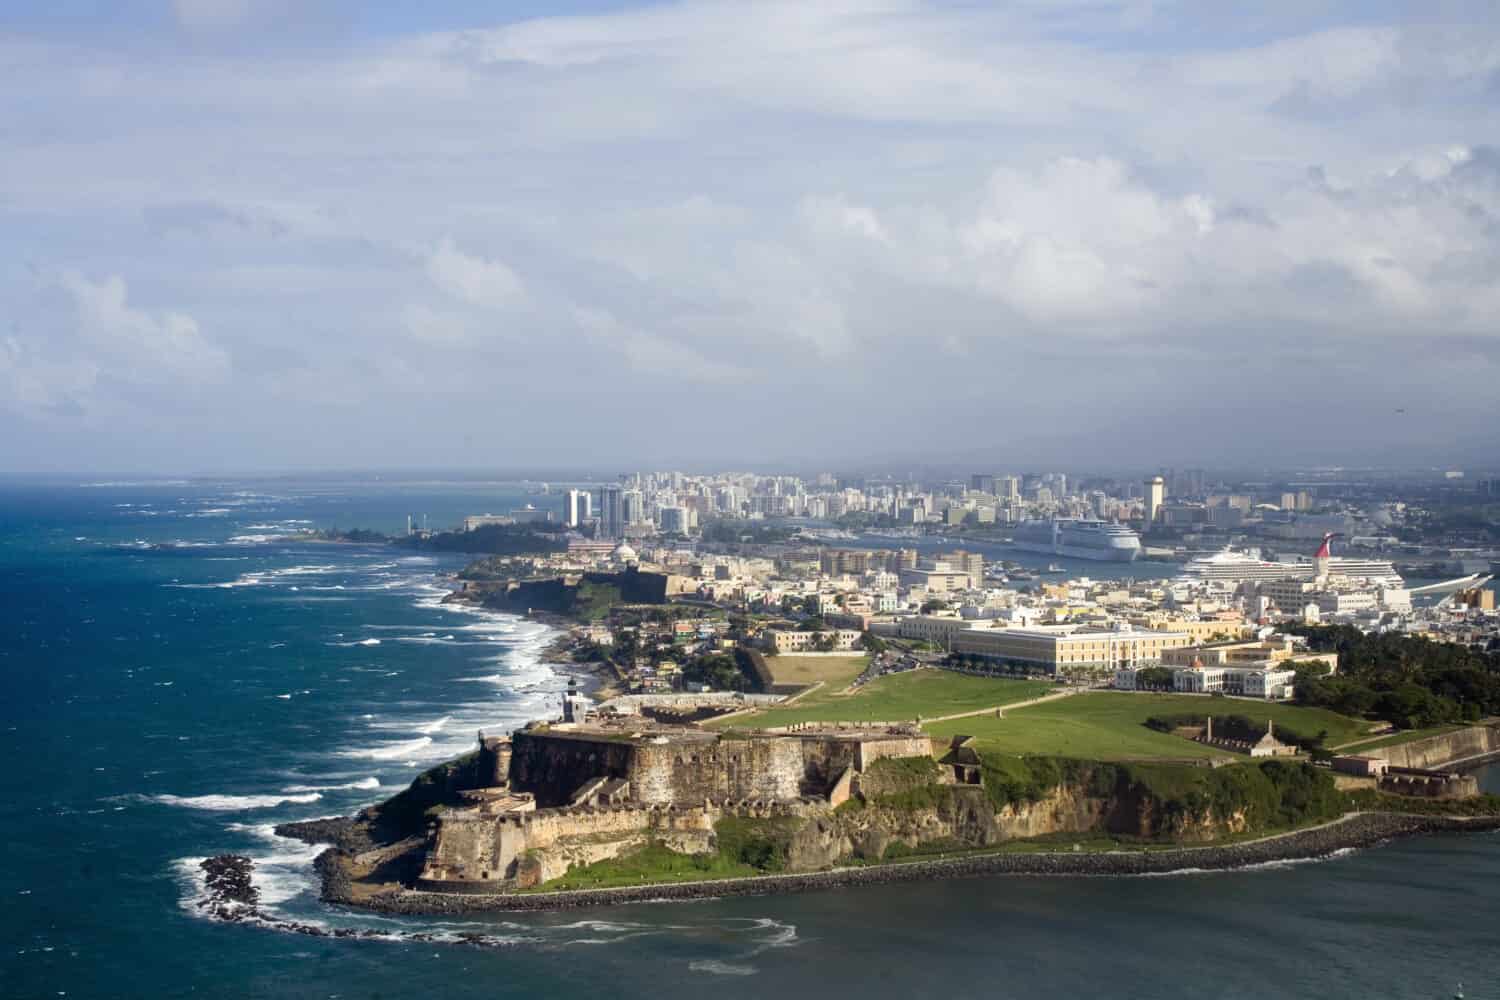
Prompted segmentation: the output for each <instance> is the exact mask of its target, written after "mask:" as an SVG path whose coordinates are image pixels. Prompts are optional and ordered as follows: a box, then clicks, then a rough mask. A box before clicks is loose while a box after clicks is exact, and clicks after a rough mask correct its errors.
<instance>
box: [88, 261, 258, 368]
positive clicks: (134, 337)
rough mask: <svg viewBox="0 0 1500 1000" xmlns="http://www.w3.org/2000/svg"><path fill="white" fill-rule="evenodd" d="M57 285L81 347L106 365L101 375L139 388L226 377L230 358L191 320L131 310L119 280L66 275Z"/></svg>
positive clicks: (117, 277) (166, 314) (168, 314)
mask: <svg viewBox="0 0 1500 1000" xmlns="http://www.w3.org/2000/svg"><path fill="white" fill-rule="evenodd" d="M61 284H62V287H63V288H64V289H66V290H67V291H68V292H69V293H70V294H71V295H72V297H73V304H74V306H75V308H76V310H77V320H78V323H77V330H78V332H79V334H80V335H81V338H82V343H83V344H84V345H86V346H87V347H88V348H91V349H93V350H94V351H97V352H98V355H99V357H101V358H102V359H105V361H104V362H103V363H102V364H101V367H100V371H101V372H102V373H104V374H107V375H109V376H110V377H113V378H118V379H122V380H124V381H127V382H134V383H139V384H161V383H168V382H191V383H200V382H214V381H218V380H220V379H222V378H224V377H225V376H226V375H227V374H228V371H229V354H228V352H227V351H225V350H224V349H223V348H221V347H219V346H217V345H216V344H214V343H212V342H211V341H209V340H208V339H207V338H205V337H204V336H203V335H202V334H201V333H200V332H199V330H198V324H197V322H196V321H195V320H194V319H193V318H192V317H191V316H188V315H186V314H184V313H179V312H173V311H167V312H162V313H159V314H155V315H153V314H152V313H148V312H146V311H144V310H141V309H135V308H132V307H131V306H130V304H129V303H128V302H127V301H126V285H125V279H124V278H121V277H120V276H119V275H112V276H110V277H107V278H105V279H103V280H102V281H99V282H93V281H90V280H89V279H88V278H86V277H84V276H83V275H82V274H79V273H78V272H76V271H68V272H66V273H64V274H63V276H62V279H61Z"/></svg>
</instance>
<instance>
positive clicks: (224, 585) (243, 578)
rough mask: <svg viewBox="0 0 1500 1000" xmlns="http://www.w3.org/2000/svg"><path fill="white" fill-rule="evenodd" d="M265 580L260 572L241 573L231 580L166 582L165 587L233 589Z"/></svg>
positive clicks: (250, 585) (257, 584)
mask: <svg viewBox="0 0 1500 1000" xmlns="http://www.w3.org/2000/svg"><path fill="white" fill-rule="evenodd" d="M265 582H266V578H265V575H264V574H262V573H241V574H240V575H239V576H237V577H235V578H234V579H233V580H222V581H220V582H218V583H168V584H163V586H166V587H174V588H176V589H178V590H233V589H234V588H236V587H259V586H261V585H262V584H264V583H265Z"/></svg>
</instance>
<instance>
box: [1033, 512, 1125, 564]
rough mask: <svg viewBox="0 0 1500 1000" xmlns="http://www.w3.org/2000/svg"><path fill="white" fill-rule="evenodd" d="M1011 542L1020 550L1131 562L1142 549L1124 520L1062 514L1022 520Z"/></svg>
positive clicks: (1078, 557) (1105, 560)
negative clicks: (1056, 516) (1091, 518)
mask: <svg viewBox="0 0 1500 1000" xmlns="http://www.w3.org/2000/svg"><path fill="white" fill-rule="evenodd" d="M1011 545H1012V546H1013V547H1015V548H1017V549H1020V550H1021V551H1022V552H1041V553H1043V554H1045V555H1049V556H1067V557H1068V558H1069V559H1093V560H1096V561H1099V562H1131V561H1132V560H1134V559H1135V557H1136V556H1138V555H1140V553H1141V539H1140V536H1139V535H1137V534H1136V533H1135V532H1133V531H1131V530H1130V529H1129V528H1127V527H1125V526H1124V525H1123V524H1114V523H1112V522H1110V521H1084V520H1075V519H1072V518H1061V517H1059V518H1052V519H1050V520H1046V521H1022V522H1021V523H1020V524H1018V525H1016V532H1015V535H1014V537H1013V539H1012V541H1011Z"/></svg>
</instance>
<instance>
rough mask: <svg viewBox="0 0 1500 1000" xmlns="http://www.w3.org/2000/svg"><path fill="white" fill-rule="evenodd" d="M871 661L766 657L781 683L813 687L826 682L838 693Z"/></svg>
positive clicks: (775, 677)
mask: <svg viewBox="0 0 1500 1000" xmlns="http://www.w3.org/2000/svg"><path fill="white" fill-rule="evenodd" d="M869 662H870V658H869V657H868V656H866V655H864V654H860V655H858V656H788V655H786V654H784V653H783V654H782V655H781V656H768V657H766V666H767V667H769V668H770V670H771V678H772V679H773V680H775V681H776V683H777V684H811V683H813V682H814V681H822V682H823V683H824V684H826V685H827V686H828V687H830V688H832V689H833V690H835V691H838V690H841V689H843V688H846V687H848V686H849V682H850V681H852V680H854V678H856V677H858V676H859V675H860V674H861V673H862V672H863V671H864V669H865V665H866V664H868V663H869Z"/></svg>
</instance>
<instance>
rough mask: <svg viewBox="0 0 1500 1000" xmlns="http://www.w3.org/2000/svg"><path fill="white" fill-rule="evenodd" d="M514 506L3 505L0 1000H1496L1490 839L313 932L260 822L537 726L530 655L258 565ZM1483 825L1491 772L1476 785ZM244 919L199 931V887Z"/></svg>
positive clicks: (19, 501) (485, 632) (433, 489)
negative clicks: (1246, 861) (1138, 874)
mask: <svg viewBox="0 0 1500 1000" xmlns="http://www.w3.org/2000/svg"><path fill="white" fill-rule="evenodd" d="M528 501H529V502H534V503H537V504H538V506H541V505H542V504H543V503H549V502H555V501H554V499H553V498H546V497H540V498H539V497H536V496H529V495H527V494H526V493H525V491H524V490H523V489H522V488H521V487H520V486H519V485H517V484H507V483H492V484H479V483H411V484H400V483H380V482H306V481H296V482H292V481H271V482H199V481H195V482H191V483H186V482H184V483H99V484H87V485H83V484H79V485H67V486H59V485H50V486H41V485H38V486H16V485H10V486H4V487H0V607H3V608H4V609H5V610H4V616H3V618H0V622H3V625H4V627H3V628H0V677H3V679H4V699H3V702H0V705H3V707H0V749H3V751H4V753H5V759H6V766H5V768H4V769H3V772H0V773H3V777H0V783H3V788H0V823H3V829H4V831H5V848H6V850H5V864H4V865H3V866H0V900H3V901H4V906H3V908H0V996H4V997H7V998H9V997H58V996H68V997H153V998H154V997H179V996H214V997H219V996H225V997H266V998H290V997H350V998H355V997H358V998H376V997H385V998H394V997H408V996H438V997H471V996H472V997H486V998H493V997H510V996H549V997H551V996H558V997H565V996H592V997H617V996H618V997H633V996H652V997H664V998H674V997H696V996H699V995H701V994H703V993H705V992H708V993H712V994H714V995H716V996H722V997H736V996H745V997H759V996H766V995H776V996H781V997H784V998H795V997H814V996H816V997H827V996H830V995H834V996H845V995H861V996H867V997H874V998H884V997H903V998H910V997H926V996H939V995H941V996H944V997H947V998H964V997H976V998H977V997H986V998H992V997H1016V998H1023V997H1050V996H1059V997H1064V996H1066V997H1075V996H1109V997H1153V998H1156V997H1177V996H1182V997H1187V996H1195V997H1196V996H1202V995H1211V996H1215V997H1247V998H1248V997H1257V998H1259V997H1271V996H1306V997H1318V998H1320V1000H1338V998H1344V997H1349V998H1354V997H1359V998H1367V997H1414V998H1415V997H1442V996H1448V995H1451V993H1452V992H1453V989H1454V987H1455V985H1456V984H1457V983H1458V982H1459V981H1462V982H1464V983H1465V984H1466V992H1467V995H1468V996H1470V997H1500V983H1497V982H1496V980H1497V978H1500V961H1497V959H1500V947H1497V944H1496V941H1495V931H1494V925H1495V920H1496V917H1497V915H1500V909H1497V907H1496V905H1495V903H1494V900H1493V896H1492V895H1491V889H1492V887H1493V886H1494V885H1496V884H1497V881H1500V835H1494V834H1486V835H1478V836H1467V837H1462V836H1446V837H1432V838H1424V839H1418V840H1407V841H1401V842H1398V843H1393V844H1390V845H1387V846H1384V847H1381V848H1379V849H1375V850H1370V851H1363V852H1352V853H1349V854H1346V855H1343V856H1340V857H1337V858H1334V859H1330V860H1326V861H1320V862H1311V863H1299V864H1285V865H1276V866H1269V867H1266V868H1262V869H1258V870H1253V871H1240V872H1231V873H1217V874H1202V873H1198V874H1194V873H1186V874H1182V875H1177V876H1169V877H1160V878H1135V879H1104V878H1072V879H1038V878H1019V877H1009V878H1007V877H994V878H982V879H969V880H954V881H937V882H931V883H925V884H916V885H896V886H869V887H861V888H857V889H848V890H840V891H831V892H822V893H811V894H806V895H800V896H785V897H765V898H736V899H724V900H706V901H699V902H694V903H674V904H665V903H664V904H641V905H634V906H622V907H614V908H609V909H600V910H595V911H586V912H582V913H560V914H541V915H504V916H499V915H497V916H496V917H494V918H492V919H463V920H438V919H420V918H410V919H393V918H384V917H376V916H371V915H367V914H361V913H357V912H352V911H345V910H339V909H334V908H330V907H325V906H324V905H322V904H321V903H319V902H318V901H317V898H316V895H317V886H316V880H315V878H314V876H313V872H312V869H311V861H312V858H313V856H314V855H315V854H316V853H317V849H316V848H309V847H307V846H305V845H302V844H300V843H296V842H293V841H288V840H284V839H281V838H277V837H275V836H274V834H273V833H272V832H271V828H272V827H273V826H274V825H275V824H276V823H279V822H283V821H287V820H292V819H305V818H311V817H316V816H326V815H332V814H346V813H349V812H351V811H353V810H355V809H357V808H359V807H360V806H362V805H365V804H368V803H371V802H374V801H377V800H379V799H381V798H383V797H385V796H387V795H390V794H392V793H393V792H394V791H396V790H397V789H399V788H401V787H402V786H404V785H405V784H406V783H407V782H409V781H410V780H411V779H412V777H413V776H415V775H416V774H417V773H418V772H419V771H420V770H421V769H423V768H425V767H428V766H431V765H432V764H434V763H436V762H438V761H440V760H443V759H445V758H448V757H451V756H454V755H456V754H458V753H461V752H464V751H466V750H467V749H469V748H470V747H471V746H472V745H473V743H474V740H475V737H476V734H477V732H478V731H480V730H486V731H496V732H498V731H502V730H504V729H507V728H510V727H514V726H516V725H518V724H519V723H521V722H523V721H525V720H526V719H528V718H531V717H534V716H537V715H543V714H548V713H550V712H551V711H552V710H553V706H554V705H555V704H556V702H557V698H558V695H559V694H560V693H561V691H562V690H563V689H564V687H565V686H566V680H565V679H564V678H561V677H559V676H558V675H556V674H554V673H553V672H552V670H551V669H550V668H548V667H547V666H546V665H544V664H542V663H541V662H540V659H539V655H540V652H541V650H542V648H543V647H544V646H545V645H546V643H547V642H548V641H549V639H550V637H551V634H552V633H551V631H550V630H549V629H548V628H546V627H545V626H542V625H538V624H534V623H531V622H527V621H525V620H522V619H518V618H516V617H514V616H508V615H499V614H490V613H480V612H476V611H473V610H464V609H457V608H453V607H451V606H444V605H442V604H440V603H439V602H440V599H441V597H442V595H443V594H444V593H445V592H446V589H447V588H446V587H445V586H444V585H443V582H442V580H441V578H440V576H441V574H444V573H448V572H451V571H453V570H454V569H456V568H457V567H458V566H460V565H461V564H462V562H463V559H462V558H461V557H446V556H443V557H437V556H430V555H417V554H412V553H409V552H404V551H401V550H396V549H390V548H386V547H382V546H364V545H344V544H326V543H312V542H290V543H289V542H282V541H277V540H276V539H277V537H278V536H280V535H283V534H285V533H287V532H289V531H294V530H296V529H299V528H304V527H333V526H339V527H346V528H347V527H364V528H375V529H381V530H385V531H390V532H394V531H398V530H400V529H402V528H403V527H404V525H405V519H406V515H407V514H411V513H415V514H418V515H421V514H426V515H428V516H429V517H430V518H431V521H432V523H433V524H434V525H435V526H436V525H443V524H450V523H453V522H456V521H457V520H458V519H459V518H460V517H462V516H463V515H464V514H471V513H482V512H486V511H494V512H497V513H498V512H502V511H505V510H508V509H510V508H511V507H515V506H518V505H520V504H521V503H524V502H528ZM1483 780H1484V781H1485V783H1486V785H1487V787H1489V788H1490V789H1492V790H1496V791H1500V770H1497V769H1493V768H1492V769H1490V770H1489V771H1488V772H1486V773H1485V774H1484V775H1483ZM222 852H238V853H244V854H248V855H250V856H251V857H253V858H254V859H255V860H256V863H257V869H256V872H257V874H256V881H257V884H258V886H259V888H260V890H261V894H262V899H263V902H264V903H265V904H266V907H267V908H268V909H269V910H272V911H274V912H275V913H276V914H278V915H283V916H286V917H290V918H295V919H297V920H300V921H303V922H306V923H313V924H317V925H318V926H322V927H326V928H330V929H333V928H340V927H359V928H365V929H368V930H374V931H379V932H381V936H380V937H378V938H377V939H373V940H357V941H356V940H347V939H345V940H340V939H330V938H322V937H309V936H304V935H297V934H290V933H284V932H278V931H271V930H265V929H261V928H257V927H252V926H244V925H230V924H222V923H217V922H214V921H212V920H209V919H206V918H205V917H204V916H203V915H202V913H201V912H200V911H199V909H198V908H197V907H196V905H195V904H196V902H197V901H199V900H200V899H201V898H202V894H203V886H202V883H201V880H200V879H199V877H198V869H197V861H198V860H199V859H201V858H203V857H206V856H208V855H212V854H218V853H222Z"/></svg>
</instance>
